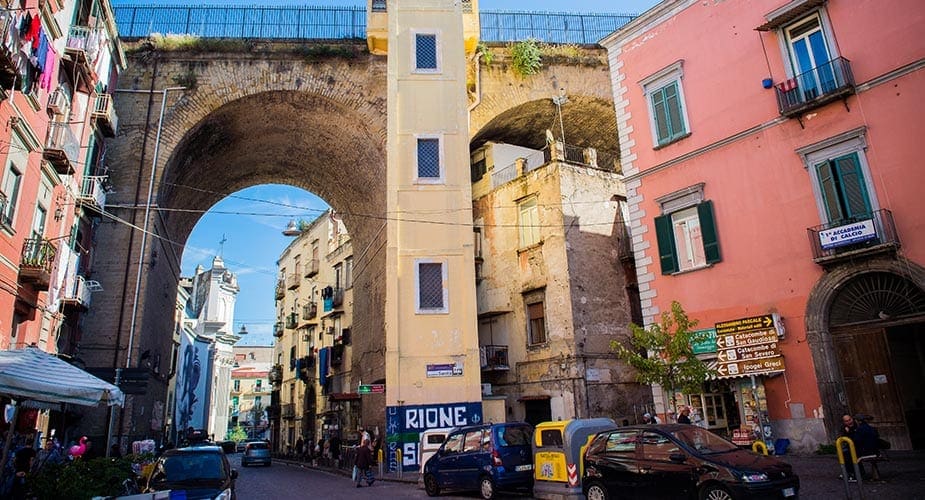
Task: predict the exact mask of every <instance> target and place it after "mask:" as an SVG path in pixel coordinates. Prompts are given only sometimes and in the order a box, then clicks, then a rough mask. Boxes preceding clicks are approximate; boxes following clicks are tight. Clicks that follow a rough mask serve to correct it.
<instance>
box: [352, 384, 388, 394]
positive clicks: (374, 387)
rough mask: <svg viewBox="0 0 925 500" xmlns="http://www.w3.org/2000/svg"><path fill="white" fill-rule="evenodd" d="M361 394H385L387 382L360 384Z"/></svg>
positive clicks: (359, 391)
mask: <svg viewBox="0 0 925 500" xmlns="http://www.w3.org/2000/svg"><path fill="white" fill-rule="evenodd" d="M357 392H358V393H360V394H385V384H360V388H359V389H358V390H357Z"/></svg>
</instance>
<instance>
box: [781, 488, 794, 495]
mask: <svg viewBox="0 0 925 500" xmlns="http://www.w3.org/2000/svg"><path fill="white" fill-rule="evenodd" d="M782 493H783V494H784V496H785V497H792V496H795V495H796V494H797V493H796V492H795V491H793V488H784V491H783V492H782Z"/></svg>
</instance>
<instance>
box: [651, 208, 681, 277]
mask: <svg viewBox="0 0 925 500" xmlns="http://www.w3.org/2000/svg"><path fill="white" fill-rule="evenodd" d="M655 237H656V240H657V241H658V260H659V263H660V264H661V265H662V274H671V273H676V272H678V270H679V267H678V255H677V253H678V251H677V250H676V249H675V246H674V234H673V233H672V231H671V215H662V216H659V217H656V218H655Z"/></svg>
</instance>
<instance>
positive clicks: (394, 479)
mask: <svg viewBox="0 0 925 500" xmlns="http://www.w3.org/2000/svg"><path fill="white" fill-rule="evenodd" d="M273 461H274V462H278V463H281V464H285V465H288V466H290V467H300V468H302V469H311V470H316V471H319V472H326V473H328V474H331V475H337V476H342V477H350V476H351V473H350V471H346V470H344V469H340V468H337V467H322V466H318V465H312V464H310V463H307V462H298V461H295V460H287V459H285V458H274V459H273ZM415 476H417V475H416V474H415ZM376 480H377V481H388V482H390V483H402V484H418V479H417V477H415V478H414V479H410V478H409V479H406V478H398V477H395V476H393V475H392V474H391V473H386V474H383V475H382V476H377V477H376Z"/></svg>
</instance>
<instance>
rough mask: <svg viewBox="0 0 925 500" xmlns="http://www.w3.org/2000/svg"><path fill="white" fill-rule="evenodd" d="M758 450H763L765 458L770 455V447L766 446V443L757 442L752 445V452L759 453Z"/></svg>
mask: <svg viewBox="0 0 925 500" xmlns="http://www.w3.org/2000/svg"><path fill="white" fill-rule="evenodd" d="M758 448H761V453H763V454H764V455H765V456H767V455H768V445H766V444H764V441H755V442H754V443H752V451H754V452H755V453H758Z"/></svg>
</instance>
